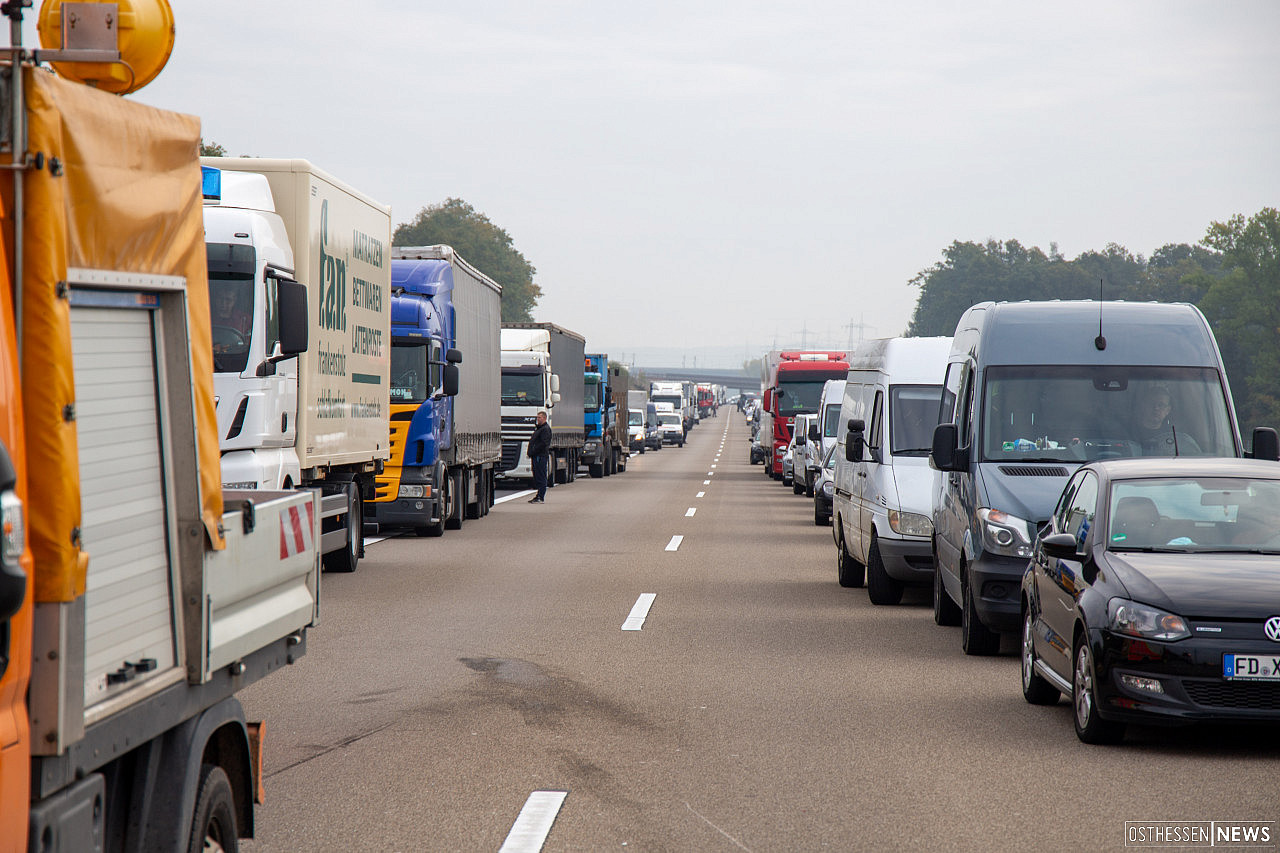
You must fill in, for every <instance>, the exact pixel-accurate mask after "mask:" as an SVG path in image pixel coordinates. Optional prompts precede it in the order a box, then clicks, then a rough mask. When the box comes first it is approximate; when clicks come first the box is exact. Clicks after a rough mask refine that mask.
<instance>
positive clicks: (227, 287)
mask: <svg viewBox="0 0 1280 853" xmlns="http://www.w3.org/2000/svg"><path fill="white" fill-rule="evenodd" d="M209 322H210V325H211V327H212V328H211V330H210V331H211V332H212V337H213V370H214V372H215V373H241V372H243V371H244V369H245V365H246V364H247V363H248V361H249V337H250V332H251V330H252V329H253V273H227V272H219V273H217V274H216V275H215V274H214V272H213V271H212V270H210V274H209Z"/></svg>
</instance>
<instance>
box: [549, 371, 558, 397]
mask: <svg viewBox="0 0 1280 853" xmlns="http://www.w3.org/2000/svg"><path fill="white" fill-rule="evenodd" d="M559 390H560V374H559V373H553V374H551V393H553V394H554V393H556V392H557V391H559Z"/></svg>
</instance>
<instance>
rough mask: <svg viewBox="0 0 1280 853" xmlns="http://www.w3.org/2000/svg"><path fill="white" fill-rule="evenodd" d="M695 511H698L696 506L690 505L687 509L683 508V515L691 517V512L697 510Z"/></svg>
mask: <svg viewBox="0 0 1280 853" xmlns="http://www.w3.org/2000/svg"><path fill="white" fill-rule="evenodd" d="M697 511H698V508H697V507H696V506H691V507H689V508H688V509H687V510H685V511H684V517H685V518H693V514H694V513H695V512H697Z"/></svg>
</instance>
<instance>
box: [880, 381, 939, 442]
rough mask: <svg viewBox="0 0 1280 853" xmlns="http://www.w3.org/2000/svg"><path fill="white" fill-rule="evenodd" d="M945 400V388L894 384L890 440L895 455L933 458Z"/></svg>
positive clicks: (891, 391) (890, 399)
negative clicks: (931, 455)
mask: <svg viewBox="0 0 1280 853" xmlns="http://www.w3.org/2000/svg"><path fill="white" fill-rule="evenodd" d="M941 400H942V386H941V385H894V386H893V387H892V388H890V389H889V427H890V430H889V439H890V446H891V448H892V453H893V455H894V456H928V455H929V448H930V447H931V446H932V444H933V428H934V427H935V426H937V424H935V423H934V421H936V420H937V419H938V403H939V402H940V401H941Z"/></svg>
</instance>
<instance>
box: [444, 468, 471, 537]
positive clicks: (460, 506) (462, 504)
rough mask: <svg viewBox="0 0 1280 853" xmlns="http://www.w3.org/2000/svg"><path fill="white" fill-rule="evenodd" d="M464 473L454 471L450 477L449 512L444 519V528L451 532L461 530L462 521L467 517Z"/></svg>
mask: <svg viewBox="0 0 1280 853" xmlns="http://www.w3.org/2000/svg"><path fill="white" fill-rule="evenodd" d="M462 476H463V472H462V471H454V472H452V473H450V474H449V475H448V477H449V494H450V496H451V500H450V501H449V511H448V512H447V513H446V514H445V517H444V526H445V527H446V528H447V529H449V530H461V529H462V519H463V517H464V516H465V515H466V506H467V504H466V500H467V494H466V492H464V491H463V482H462Z"/></svg>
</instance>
